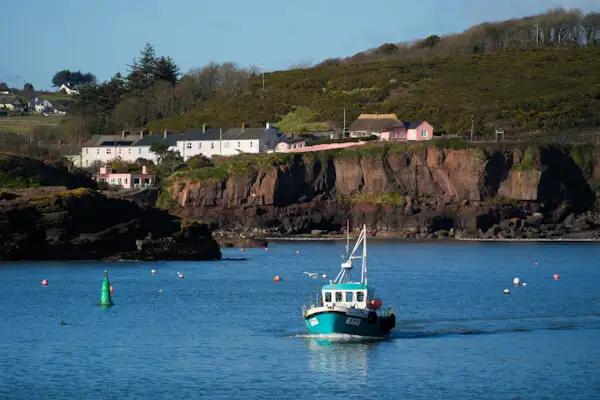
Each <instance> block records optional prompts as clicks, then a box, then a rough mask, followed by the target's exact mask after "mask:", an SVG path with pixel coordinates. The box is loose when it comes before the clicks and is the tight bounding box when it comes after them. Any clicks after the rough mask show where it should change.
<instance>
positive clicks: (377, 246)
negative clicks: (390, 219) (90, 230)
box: [0, 240, 600, 400]
mask: <svg viewBox="0 0 600 400" xmlns="http://www.w3.org/2000/svg"><path fill="white" fill-rule="evenodd" d="M343 245H344V243H340V242H310V243H306V242H304V243H272V244H271V245H270V248H269V251H268V252H267V251H265V250H264V249H248V250H247V251H246V252H244V253H241V252H240V251H239V250H236V249H225V250H224V255H225V256H226V257H247V258H248V260H247V261H221V262H204V263H194V262H181V263H178V262H159V263H135V262H123V263H100V262H97V263H96V262H87V263H6V264H0V399H94V400H99V399H199V398H207V399H320V398H323V399H325V398H329V399H332V398H335V399H368V398H376V399H599V398H600V263H599V260H600V246H598V245H595V244H572V243H571V244H552V243H539V244H535V243H505V244H500V243H398V242H390V241H377V240H372V241H370V242H369V269H368V272H369V284H371V285H375V286H376V288H377V293H378V295H379V296H380V297H381V298H382V300H383V302H384V306H387V305H390V304H391V305H392V306H393V307H394V309H395V311H396V315H397V326H396V329H395V330H394V331H393V334H392V336H391V338H390V339H389V340H385V341H379V342H340V341H324V340H317V339H315V338H311V337H309V336H308V335H307V331H306V327H305V325H304V322H303V320H302V316H301V306H302V304H303V303H305V302H306V301H307V297H306V294H307V293H309V292H311V291H313V290H315V289H318V288H319V287H320V285H322V284H323V283H324V282H325V280H324V279H321V278H319V279H318V280H313V279H310V278H309V277H307V276H306V275H304V274H302V271H310V272H319V273H327V274H328V275H329V277H330V278H331V279H333V277H334V276H335V274H336V273H337V272H338V270H339V262H340V256H341V252H342V251H343V249H344V247H343ZM296 250H299V254H297V253H296ZM536 262H537V265H536ZM105 268H107V269H108V271H109V276H110V280H111V283H112V285H113V286H114V288H115V293H114V294H113V301H114V303H115V305H114V307H112V308H108V309H106V308H102V307H99V306H97V305H96V304H95V303H96V302H97V301H99V298H100V287H101V280H102V277H103V270H104V269H105ZM152 268H156V269H157V270H158V273H157V275H154V276H153V275H151V273H150V270H151V269H152ZM177 272H181V273H183V274H184V276H185V278H184V279H178V278H177ZM358 273H359V271H356V274H358ZM555 273H558V274H560V279H559V280H554V279H553V275H554V274H555ZM275 275H280V276H281V281H279V282H273V277H274V276H275ZM517 276H518V277H519V278H520V279H521V280H522V281H524V282H526V283H527V286H526V287H513V286H512V280H513V278H514V277H517ZM42 279H48V280H49V285H48V286H47V287H43V286H41V284H40V282H41V281H42ZM505 288H508V289H510V290H511V294H510V295H504V294H503V290H504V289H505ZM61 321H65V322H66V323H67V325H65V326H61V324H60V322H61Z"/></svg>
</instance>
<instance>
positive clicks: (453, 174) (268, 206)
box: [163, 145, 600, 237]
mask: <svg viewBox="0 0 600 400" xmlns="http://www.w3.org/2000/svg"><path fill="white" fill-rule="evenodd" d="M369 146H370V145H369ZM375 146H376V145H375ZM402 149H403V148H402V147H400V146H398V148H394V146H388V147H385V148H384V150H381V149H378V148H376V147H371V148H364V149H361V150H360V152H359V151H357V152H355V153H352V152H346V153H345V154H327V153H305V154H303V155H295V156H291V158H290V159H289V160H286V161H284V162H281V161H280V162H277V163H273V164H270V165H267V166H264V165H263V166H261V167H258V166H257V167H255V168H247V170H246V171H245V172H243V173H240V172H237V173H230V174H229V176H228V177H227V178H224V179H222V178H216V179H210V178H203V179H201V180H200V179H192V178H191V177H190V176H191V174H190V175H188V176H185V175H183V176H180V177H178V178H176V179H173V180H172V182H171V184H170V185H169V186H168V187H167V188H166V189H165V190H166V191H167V192H166V195H167V196H168V198H169V202H168V203H169V204H170V208H171V211H172V212H174V213H176V214H178V215H180V216H183V217H188V218H197V219H202V220H207V221H210V222H212V223H214V224H217V225H218V226H219V227H220V228H223V229H227V230H235V231H255V232H260V233H271V234H273V233H282V234H298V233H310V232H311V231H312V230H326V231H337V230H340V229H341V228H342V227H343V226H345V224H346V220H347V219H349V220H350V223H351V225H353V226H358V225H359V224H363V223H365V224H367V226H368V227H370V228H371V229H373V230H374V231H375V233H376V234H378V235H386V234H392V233H393V234H395V235H404V236H414V237H424V236H428V235H429V236H432V235H433V234H434V233H436V232H437V235H438V236H447V235H449V234H452V233H455V232H458V231H463V232H465V233H470V234H478V235H480V236H481V235H485V234H486V232H489V234H490V235H492V234H493V235H496V236H497V235H499V234H504V235H505V236H506V235H513V236H515V235H516V236H515V237H521V236H519V235H524V236H523V237H536V235H541V236H552V235H553V230H556V224H557V223H561V222H562V221H564V219H565V218H566V217H567V216H569V215H570V214H571V213H583V212H586V211H588V210H591V209H592V208H593V206H594V201H595V197H594V190H593V189H594V188H593V187H592V186H593V184H592V183H591V182H593V181H594V180H595V177H596V176H598V177H600V167H598V165H597V164H596V160H597V159H598V158H597V157H595V153H594V150H593V149H586V150H585V152H583V153H582V152H581V150H577V149H575V150H574V149H573V148H560V147H528V148H522V149H517V148H504V149H503V148H493V149H489V148H488V149H484V148H468V149H462V150H452V149H442V148H435V147H433V146H430V147H427V148H420V149H419V148H416V149H413V150H410V151H408V150H402ZM577 151H579V153H577ZM577 154H579V156H577ZM582 154H583V155H584V156H582ZM588 170H589V173H588V172H586V171H588ZM163 195H165V193H163ZM540 216H541V217H540ZM531 219H534V220H535V221H538V220H539V223H538V222H535V223H529V222H526V221H530V220H531ZM593 220H595V217H594V216H593V215H591V214H590V215H588V216H587V217H586V221H587V222H586V224H587V225H588V228H590V229H591V228H593V227H594V226H595V223H594V221H593ZM503 221H512V223H513V225H514V226H512V225H511V226H508V225H506V223H505V224H504V225H506V226H504V225H503V226H504V227H503V228H500V224H502V222H503ZM553 224H554V225H553ZM498 229H499V230H498ZM561 233H565V232H561Z"/></svg>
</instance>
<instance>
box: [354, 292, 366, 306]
mask: <svg viewBox="0 0 600 400" xmlns="http://www.w3.org/2000/svg"><path fill="white" fill-rule="evenodd" d="M356 301H358V302H359V303H362V302H363V301H365V292H356Z"/></svg>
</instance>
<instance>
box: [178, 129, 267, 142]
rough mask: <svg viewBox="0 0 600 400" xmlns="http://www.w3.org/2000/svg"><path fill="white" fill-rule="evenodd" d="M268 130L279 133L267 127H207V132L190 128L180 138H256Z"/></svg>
mask: <svg viewBox="0 0 600 400" xmlns="http://www.w3.org/2000/svg"><path fill="white" fill-rule="evenodd" d="M267 132H272V133H275V134H277V133H278V132H277V131H275V130H273V129H266V128H246V129H243V130H242V129H240V128H229V129H224V130H223V132H222V133H221V129H220V128H211V129H207V130H206V132H202V130H201V129H189V130H187V131H185V132H184V133H183V135H182V136H181V137H180V138H179V139H178V140H189V141H196V140H219V139H222V140H256V139H260V138H261V137H263V135H264V134H265V133H267Z"/></svg>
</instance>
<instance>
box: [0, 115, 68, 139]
mask: <svg viewBox="0 0 600 400" xmlns="http://www.w3.org/2000/svg"><path fill="white" fill-rule="evenodd" d="M63 119H64V117H62V116H54V115H52V116H48V117H45V116H43V115H36V114H34V115H30V116H23V117H7V118H0V133H21V134H27V133H31V132H32V131H33V130H34V129H40V128H53V127H56V126H58V124H59V123H60V121H61V120H63Z"/></svg>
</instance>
